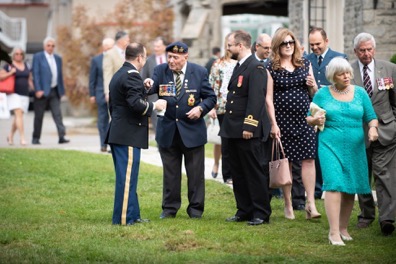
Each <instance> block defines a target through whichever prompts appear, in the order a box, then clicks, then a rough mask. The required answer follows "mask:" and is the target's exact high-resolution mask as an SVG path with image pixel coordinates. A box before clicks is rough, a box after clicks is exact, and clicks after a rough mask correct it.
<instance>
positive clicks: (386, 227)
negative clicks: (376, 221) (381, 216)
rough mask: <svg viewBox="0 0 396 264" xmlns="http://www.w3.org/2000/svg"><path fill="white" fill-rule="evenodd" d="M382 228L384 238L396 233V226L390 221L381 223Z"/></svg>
mask: <svg viewBox="0 0 396 264" xmlns="http://www.w3.org/2000/svg"><path fill="white" fill-rule="evenodd" d="M380 227H381V232H382V234H383V235H384V236H390V235H392V233H393V231H395V226H394V225H393V223H392V222H390V221H381V223H380Z"/></svg>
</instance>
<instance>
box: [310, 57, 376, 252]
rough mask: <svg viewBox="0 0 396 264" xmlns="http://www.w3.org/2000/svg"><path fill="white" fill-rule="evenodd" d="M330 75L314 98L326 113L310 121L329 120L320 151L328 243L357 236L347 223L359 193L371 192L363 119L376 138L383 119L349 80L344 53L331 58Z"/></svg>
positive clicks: (323, 133) (362, 90)
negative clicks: (327, 82) (328, 228)
mask: <svg viewBox="0 0 396 264" xmlns="http://www.w3.org/2000/svg"><path fill="white" fill-rule="evenodd" d="M326 78H327V79H328V80H329V81H330V82H331V83H332V85H331V86H326V87H322V88H321V89H319V91H318V92H317V93H316V94H315V97H314V98H313V102H314V103H315V104H316V105H318V106H319V107H320V108H322V109H324V110H326V114H325V115H319V116H314V117H313V116H308V117H307V122H308V123H309V124H310V125H312V126H315V125H323V124H324V129H323V131H321V132H320V137H319V153H318V154H319V159H320V164H321V168H322V173H323V191H326V194H325V208H326V214H327V218H328V221H329V226H330V232H329V242H330V243H331V244H332V245H339V246H344V245H345V244H344V242H343V240H352V237H351V236H350V235H349V233H348V230H347V227H348V223H349V218H350V216H351V212H352V208H353V205H354V197H355V194H365V193H369V192H370V191H371V188H370V185H369V182H368V166H367V158H366V148H365V139H364V138H365V137H364V133H365V132H364V129H363V124H364V123H368V126H369V129H368V139H369V141H375V140H377V138H378V131H377V128H378V121H377V117H376V115H375V112H374V109H373V106H372V104H371V101H370V98H369V96H368V94H367V92H366V91H365V89H364V88H362V87H359V86H354V85H351V84H350V80H351V78H353V70H352V67H351V66H350V64H349V62H348V61H346V60H345V59H344V58H341V57H337V58H334V59H333V60H331V61H330V63H329V65H328V66H327V69H326Z"/></svg>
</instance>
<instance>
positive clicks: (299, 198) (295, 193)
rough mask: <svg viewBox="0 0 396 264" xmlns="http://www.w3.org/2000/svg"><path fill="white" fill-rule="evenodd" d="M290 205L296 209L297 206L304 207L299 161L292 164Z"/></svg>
mask: <svg viewBox="0 0 396 264" xmlns="http://www.w3.org/2000/svg"><path fill="white" fill-rule="evenodd" d="M292 175H293V185H292V191H291V194H292V205H293V208H297V207H298V206H299V205H304V206H305V188H304V184H303V182H302V177H301V161H294V162H292Z"/></svg>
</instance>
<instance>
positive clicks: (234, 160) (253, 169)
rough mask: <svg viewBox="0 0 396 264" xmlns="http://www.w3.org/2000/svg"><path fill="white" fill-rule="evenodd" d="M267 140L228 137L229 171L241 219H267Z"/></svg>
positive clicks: (268, 213)
mask: <svg viewBox="0 0 396 264" xmlns="http://www.w3.org/2000/svg"><path fill="white" fill-rule="evenodd" d="M269 142H270V140H267V142H262V141H261V139H259V138H252V139H249V140H245V139H241V138H229V139H228V149H229V153H230V165H231V174H232V180H233V187H234V188H233V190H234V196H235V200H236V206H237V213H236V214H235V215H236V216H238V217H240V218H242V219H247V220H249V219H253V218H260V219H263V220H265V221H269V218H270V215H271V206H270V199H269V187H268V185H269V171H268V165H267V166H266V167H265V166H264V165H265V164H268V161H269V157H268V156H269V155H268V153H269V151H266V150H268V149H269V145H270V143H269Z"/></svg>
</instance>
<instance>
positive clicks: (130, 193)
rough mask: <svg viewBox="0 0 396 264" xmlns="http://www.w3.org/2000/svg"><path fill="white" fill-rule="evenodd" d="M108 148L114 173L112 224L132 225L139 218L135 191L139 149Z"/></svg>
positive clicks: (113, 146) (126, 147) (119, 146)
mask: <svg viewBox="0 0 396 264" xmlns="http://www.w3.org/2000/svg"><path fill="white" fill-rule="evenodd" d="M110 147H111V154H112V156H113V162H114V168H115V172H116V179H115V195H114V211H113V224H114V225H128V224H133V222H134V221H135V220H136V219H139V218H140V208H139V200H138V196H137V192H136V189H137V183H138V175H139V165H140V152H141V149H140V148H134V147H130V146H124V145H118V144H110Z"/></svg>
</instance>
